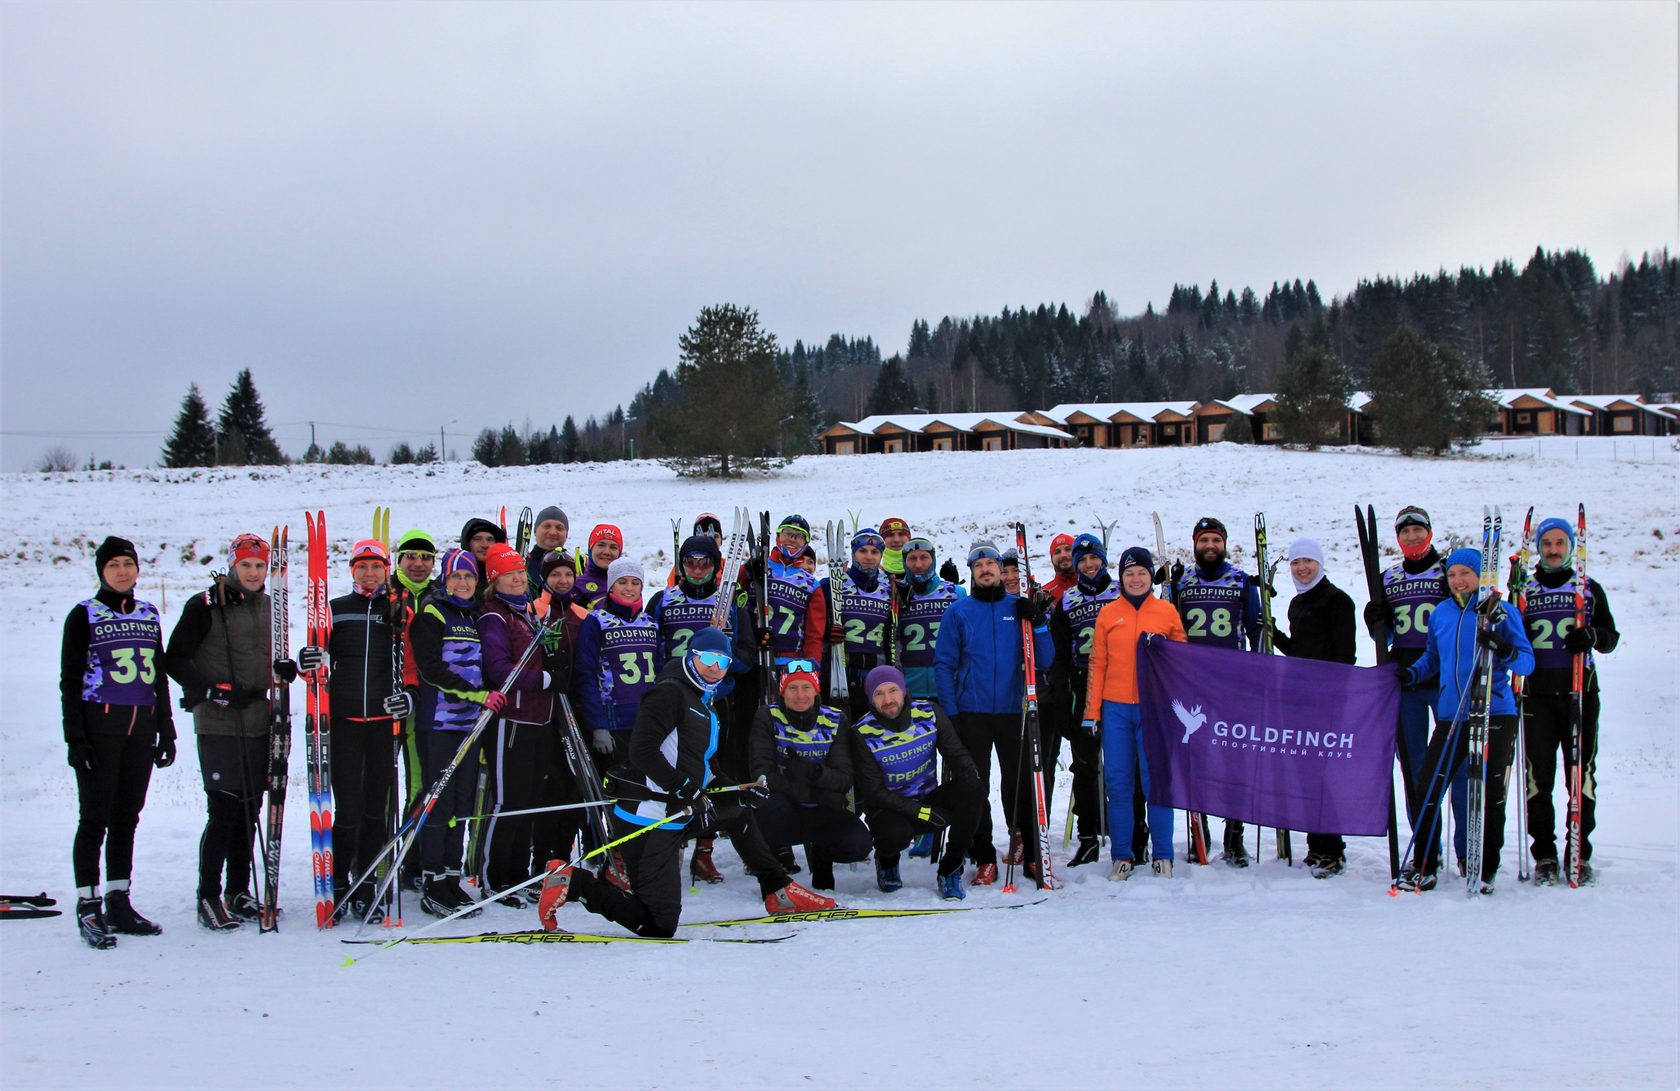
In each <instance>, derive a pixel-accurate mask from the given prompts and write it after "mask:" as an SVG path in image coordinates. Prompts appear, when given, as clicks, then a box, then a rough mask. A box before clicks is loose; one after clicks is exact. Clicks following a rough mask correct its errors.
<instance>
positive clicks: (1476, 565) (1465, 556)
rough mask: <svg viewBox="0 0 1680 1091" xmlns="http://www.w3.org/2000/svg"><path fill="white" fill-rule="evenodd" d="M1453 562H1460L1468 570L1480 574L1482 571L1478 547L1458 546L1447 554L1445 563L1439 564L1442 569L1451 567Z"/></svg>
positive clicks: (1480, 552) (1480, 554)
mask: <svg viewBox="0 0 1680 1091" xmlns="http://www.w3.org/2000/svg"><path fill="white" fill-rule="evenodd" d="M1455 564H1461V565H1463V566H1464V567H1466V568H1468V569H1469V570H1470V571H1472V572H1474V573H1476V574H1477V575H1480V574H1481V571H1482V551H1481V550H1479V549H1473V548H1471V547H1470V546H1459V547H1458V548H1457V549H1455V550H1453V551H1452V552H1451V553H1449V554H1447V563H1446V564H1444V565H1442V566H1441V567H1442V571H1445V570H1446V569H1448V568H1451V567H1452V566H1453V565H1455Z"/></svg>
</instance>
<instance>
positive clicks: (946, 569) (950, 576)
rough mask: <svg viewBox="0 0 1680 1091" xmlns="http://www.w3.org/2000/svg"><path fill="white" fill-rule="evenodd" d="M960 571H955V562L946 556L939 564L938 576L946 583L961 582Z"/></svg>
mask: <svg viewBox="0 0 1680 1091" xmlns="http://www.w3.org/2000/svg"><path fill="white" fill-rule="evenodd" d="M961 575H962V574H961V573H960V572H958V571H957V562H956V561H953V560H952V559H951V558H949V557H946V558H945V560H944V561H942V562H940V565H939V578H940V579H942V580H944V581H945V582H946V583H961V582H962V580H961V578H960V577H961Z"/></svg>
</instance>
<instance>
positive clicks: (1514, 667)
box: [1410, 596, 1534, 722]
mask: <svg viewBox="0 0 1680 1091" xmlns="http://www.w3.org/2000/svg"><path fill="white" fill-rule="evenodd" d="M1498 629H1499V632H1500V634H1501V635H1503V636H1504V637H1505V638H1506V639H1507V640H1509V641H1510V642H1511V654H1510V655H1508V656H1505V657H1502V658H1500V659H1498V660H1496V661H1495V663H1494V669H1493V693H1492V695H1491V698H1490V700H1489V702H1488V712H1489V713H1490V714H1492V715H1494V716H1515V715H1516V714H1517V702H1516V700H1515V699H1514V698H1512V696H1511V675H1512V674H1528V673H1529V672H1531V671H1533V670H1534V646H1533V645H1532V644H1530V643H1529V642H1528V634H1527V632H1525V631H1524V625H1523V617H1522V613H1521V612H1520V611H1518V609H1517V608H1516V607H1515V606H1513V605H1510V604H1507V605H1506V606H1505V617H1504V618H1503V619H1501V621H1500V622H1499V626H1498ZM1475 665H1476V611H1475V610H1474V609H1466V608H1465V607H1464V606H1462V605H1460V603H1459V601H1458V599H1457V598H1456V597H1452V596H1449V597H1447V598H1446V599H1443V600H1442V602H1441V604H1440V605H1439V606H1437V607H1435V612H1434V613H1433V614H1431V615H1430V618H1429V644H1428V646H1427V647H1425V648H1424V650H1423V655H1422V656H1421V657H1420V658H1419V659H1418V661H1417V662H1416V663H1413V664H1412V667H1411V672H1410V677H1411V678H1413V679H1417V680H1420V681H1421V680H1423V679H1426V678H1428V677H1429V676H1430V675H1432V674H1436V673H1439V674H1440V675H1441V685H1440V691H1439V693H1438V694H1437V696H1436V698H1435V715H1437V716H1439V717H1440V718H1441V719H1443V720H1447V721H1449V722H1450V721H1451V720H1452V719H1453V718H1454V717H1455V716H1456V715H1457V714H1458V705H1459V702H1460V701H1461V700H1464V691H1465V689H1466V688H1467V687H1468V686H1469V685H1470V674H1471V671H1472V670H1473V669H1474V668H1475ZM1465 708H1466V710H1468V709H1469V702H1468V701H1465Z"/></svg>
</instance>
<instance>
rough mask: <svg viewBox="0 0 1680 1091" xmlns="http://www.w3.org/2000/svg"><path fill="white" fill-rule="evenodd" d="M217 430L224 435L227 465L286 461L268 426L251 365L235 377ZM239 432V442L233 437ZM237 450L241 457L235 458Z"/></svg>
mask: <svg viewBox="0 0 1680 1091" xmlns="http://www.w3.org/2000/svg"><path fill="white" fill-rule="evenodd" d="M216 433H217V435H218V436H219V437H220V439H221V448H222V450H221V462H222V465H224V466H244V465H252V466H278V465H280V464H282V463H284V462H285V461H286V456H285V455H283V454H281V453H280V445H279V444H277V443H275V442H274V436H273V434H272V433H271V432H269V430H268V422H267V421H266V420H265V419H264V417H263V404H262V398H261V397H260V396H259V395H258V394H257V384H256V383H255V382H254V381H253V380H252V378H251V369H250V368H244V369H242V370H241V371H240V372H239V376H238V377H237V378H236V379H234V380H233V387H232V389H230V390H229V391H228V395H227V400H225V401H224V402H223V403H222V413H221V416H220V417H218V418H217V421H216ZM235 436H237V437H238V439H239V442H238V443H237V444H235V443H233V442H231V440H232V439H233V438H234V437H235ZM236 452H237V458H238V461H235V460H234V459H235V453H236Z"/></svg>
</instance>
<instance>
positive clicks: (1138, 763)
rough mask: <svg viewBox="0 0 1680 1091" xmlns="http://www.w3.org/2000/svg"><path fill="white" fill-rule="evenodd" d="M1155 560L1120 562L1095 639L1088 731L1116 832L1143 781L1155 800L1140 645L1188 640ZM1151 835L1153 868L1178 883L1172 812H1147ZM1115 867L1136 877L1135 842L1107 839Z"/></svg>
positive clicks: (1128, 555)
mask: <svg viewBox="0 0 1680 1091" xmlns="http://www.w3.org/2000/svg"><path fill="white" fill-rule="evenodd" d="M1154 572H1155V560H1154V558H1153V557H1151V556H1150V554H1149V550H1147V549H1145V548H1143V547H1142V546H1133V547H1131V548H1130V549H1128V550H1126V552H1124V553H1122V554H1121V555H1120V597H1119V598H1117V599H1115V600H1114V601H1113V602H1110V603H1109V604H1108V605H1107V606H1104V607H1103V608H1102V612H1101V613H1099V614H1098V615H1097V625H1096V631H1095V632H1094V633H1093V634H1092V639H1091V658H1090V663H1089V667H1088V673H1087V677H1086V686H1085V720H1084V724H1083V726H1084V728H1085V730H1086V731H1089V732H1091V733H1092V734H1093V735H1099V737H1100V739H1101V743H1102V748H1103V763H1104V766H1105V768H1104V770H1103V772H1104V774H1105V780H1106V784H1105V785H1104V787H1105V789H1106V792H1107V797H1108V798H1107V806H1108V813H1109V815H1110V816H1111V818H1110V825H1109V828H1110V829H1117V828H1121V827H1127V826H1129V825H1130V823H1128V822H1126V821H1124V819H1122V820H1121V826H1120V827H1116V826H1115V825H1114V824H1113V818H1112V816H1113V815H1125V816H1129V815H1130V814H1131V813H1132V793H1133V791H1134V790H1135V789H1134V785H1135V784H1137V783H1139V782H1141V783H1142V785H1143V794H1144V795H1145V796H1146V797H1147V796H1148V795H1149V763H1148V762H1147V761H1146V760H1145V758H1144V755H1143V730H1142V725H1143V717H1142V713H1141V711H1140V709H1139V706H1138V672H1137V648H1138V641H1139V639H1141V638H1142V636H1143V635H1144V634H1145V633H1153V634H1157V635H1160V636H1165V637H1167V638H1168V639H1169V640H1178V641H1182V640H1184V625H1183V624H1182V623H1181V622H1180V621H1179V619H1178V611H1177V610H1176V609H1174V608H1173V605H1172V604H1171V603H1170V602H1167V601H1166V600H1164V599H1158V598H1156V597H1154V595H1152V594H1151V593H1150V592H1151V591H1152V590H1153V588H1154V579H1155V577H1154ZM1149 832H1150V838H1151V840H1152V842H1153V845H1152V850H1153V851H1152V852H1151V856H1152V857H1153V859H1152V861H1151V866H1152V868H1153V870H1154V872H1155V874H1156V875H1159V876H1160V877H1161V878H1163V879H1170V878H1171V877H1172V865H1173V844H1172V835H1173V813H1172V808H1171V807H1162V806H1157V805H1156V804H1153V803H1151V804H1150V805H1149ZM1109 852H1110V854H1111V855H1112V857H1113V859H1114V867H1113V869H1112V870H1111V871H1110V872H1109V873H1108V877H1109V879H1110V880H1112V881H1114V882H1121V881H1123V880H1126V879H1130V878H1131V877H1132V843H1131V839H1130V838H1126V837H1112V838H1110V839H1109Z"/></svg>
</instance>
